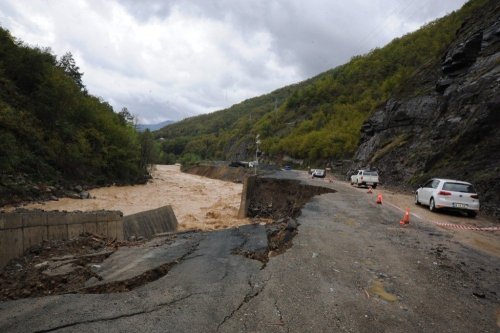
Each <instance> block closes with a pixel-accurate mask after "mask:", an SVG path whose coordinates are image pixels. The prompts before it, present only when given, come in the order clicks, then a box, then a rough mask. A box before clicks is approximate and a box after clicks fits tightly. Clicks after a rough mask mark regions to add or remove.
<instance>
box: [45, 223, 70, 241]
mask: <svg viewBox="0 0 500 333" xmlns="http://www.w3.org/2000/svg"><path fill="white" fill-rule="evenodd" d="M47 232H48V238H49V239H50V240H52V239H57V240H65V239H68V226H67V225H66V224H63V225H49V226H47Z"/></svg>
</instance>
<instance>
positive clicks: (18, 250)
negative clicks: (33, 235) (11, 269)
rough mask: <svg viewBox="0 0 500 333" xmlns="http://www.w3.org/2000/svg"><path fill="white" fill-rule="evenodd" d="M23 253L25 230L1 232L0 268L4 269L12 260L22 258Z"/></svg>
mask: <svg viewBox="0 0 500 333" xmlns="http://www.w3.org/2000/svg"><path fill="white" fill-rule="evenodd" d="M23 252H24V247H23V229H21V228H16V229H7V230H1V231H0V268H2V267H4V266H5V265H6V264H7V263H8V262H9V261H10V260H11V259H13V258H16V257H20V256H21V255H22V254H23Z"/></svg>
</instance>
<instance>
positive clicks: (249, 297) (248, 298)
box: [217, 280, 267, 332]
mask: <svg viewBox="0 0 500 333" xmlns="http://www.w3.org/2000/svg"><path fill="white" fill-rule="evenodd" d="M247 282H248V285H249V286H250V292H248V293H247V294H246V295H245V297H244V298H243V300H242V301H241V302H240V304H238V306H237V307H236V308H235V309H234V310H233V311H231V313H230V314H229V315H227V316H225V317H224V319H223V320H222V321H221V322H220V323H219V325H217V332H218V331H219V330H220V328H221V327H222V326H223V325H224V324H225V323H226V322H227V321H228V320H230V319H231V318H232V317H233V316H234V315H235V314H236V313H237V312H238V311H239V310H240V309H241V308H242V307H243V305H245V304H246V303H248V302H250V301H251V300H252V299H253V298H255V297H257V296H259V294H260V293H261V292H262V291H263V290H264V289H265V287H266V283H267V281H264V282H263V283H262V286H259V288H258V289H257V290H255V291H254V292H252V291H253V289H254V286H253V285H252V282H251V281H250V280H248V281H247Z"/></svg>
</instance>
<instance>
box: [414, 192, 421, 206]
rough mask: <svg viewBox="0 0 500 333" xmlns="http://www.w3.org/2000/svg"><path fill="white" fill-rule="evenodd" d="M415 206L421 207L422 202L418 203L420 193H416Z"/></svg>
mask: <svg viewBox="0 0 500 333" xmlns="http://www.w3.org/2000/svg"><path fill="white" fill-rule="evenodd" d="M415 205H417V206H418V205H420V201H418V193H415Z"/></svg>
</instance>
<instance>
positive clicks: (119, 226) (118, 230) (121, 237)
mask: <svg viewBox="0 0 500 333" xmlns="http://www.w3.org/2000/svg"><path fill="white" fill-rule="evenodd" d="M115 223H116V240H119V241H122V240H124V238H125V234H124V232H123V220H121V221H116V222H115Z"/></svg>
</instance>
